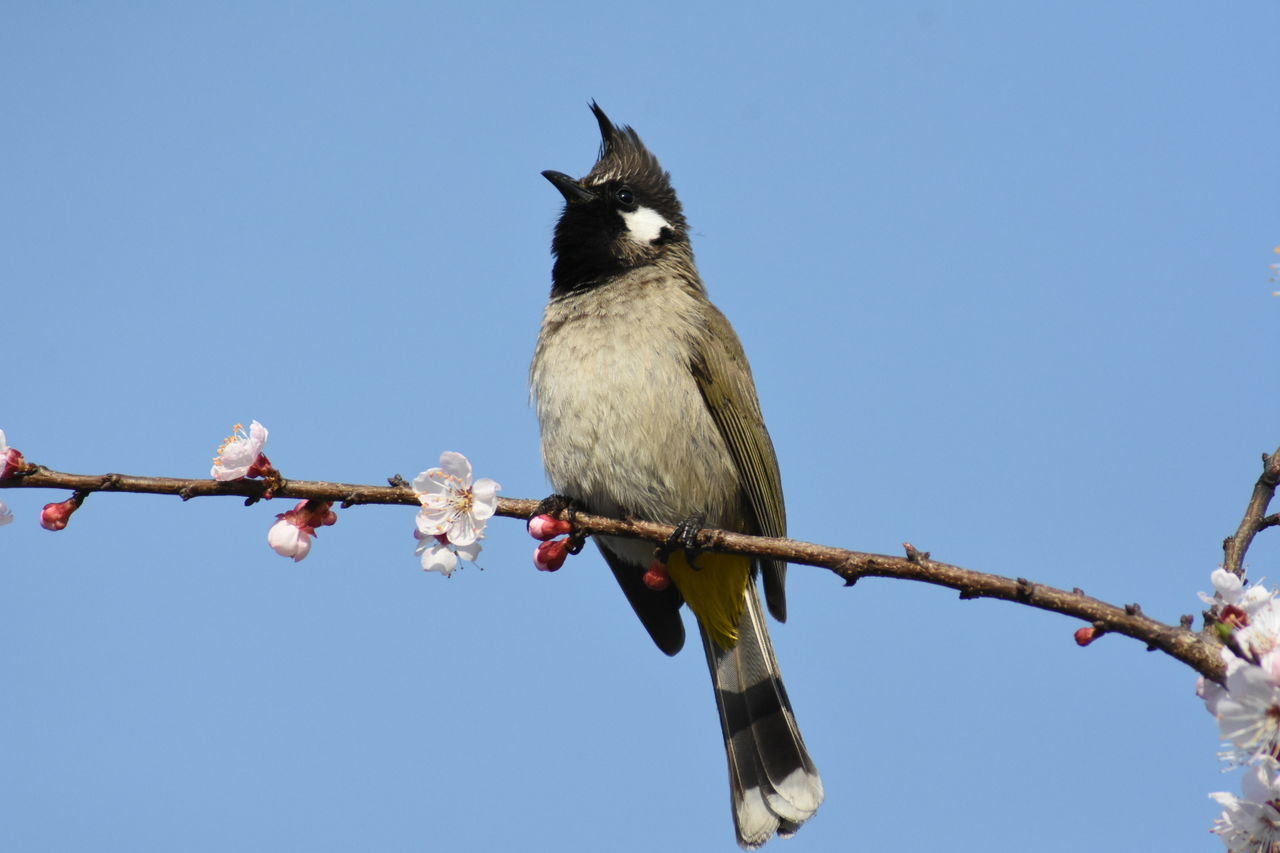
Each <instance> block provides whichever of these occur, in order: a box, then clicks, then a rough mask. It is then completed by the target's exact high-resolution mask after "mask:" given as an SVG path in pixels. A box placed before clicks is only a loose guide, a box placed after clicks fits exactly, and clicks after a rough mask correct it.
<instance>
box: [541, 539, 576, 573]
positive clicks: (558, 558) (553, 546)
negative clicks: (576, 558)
mask: <svg viewBox="0 0 1280 853" xmlns="http://www.w3.org/2000/svg"><path fill="white" fill-rule="evenodd" d="M568 556H569V540H568V539H552V540H551V541H550V542H543V543H542V544H541V545H539V546H538V547H537V549H535V550H534V552H533V564H534V565H535V566H536V567H537V568H538V571H540V572H556V571H559V570H560V567H561V566H563V565H564V561H565V559H567V558H568Z"/></svg>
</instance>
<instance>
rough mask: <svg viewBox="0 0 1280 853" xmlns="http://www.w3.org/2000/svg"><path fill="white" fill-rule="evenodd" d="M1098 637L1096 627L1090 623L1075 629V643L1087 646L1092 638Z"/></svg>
mask: <svg viewBox="0 0 1280 853" xmlns="http://www.w3.org/2000/svg"><path fill="white" fill-rule="evenodd" d="M1096 639H1098V629H1097V628H1095V627H1093V626H1092V625H1090V626H1088V627H1085V628H1077V629H1076V645H1077V646H1087V645H1089V644H1090V643H1092V642H1093V641H1094V640H1096Z"/></svg>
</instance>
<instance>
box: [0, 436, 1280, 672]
mask: <svg viewBox="0 0 1280 853" xmlns="http://www.w3.org/2000/svg"><path fill="white" fill-rule="evenodd" d="M1270 458H1271V460H1272V461H1273V462H1274V461H1275V460H1276V459H1278V458H1280V451H1278V452H1277V454H1275V455H1273V457H1270ZM1270 470H1272V468H1268V471H1270ZM1264 476H1265V474H1264ZM391 482H392V483H393V484H394V485H391V486H369V485H358V484H351V483H330V482H324V481H315V480H281V481H280V482H279V483H273V484H272V486H271V487H272V494H273V495H274V496H275V497H281V498H295V499H307V500H327V501H334V502H340V503H341V504H342V506H352V505H356V504H392V505H406V506H417V505H418V499H417V496H416V495H415V494H414V493H413V491H412V490H411V489H410V488H408V486H406V485H403V480H401V479H399V478H394V479H393V480H391ZM1259 483H1260V484H1261V483H1262V480H1261V479H1260V480H1259ZM0 488H29V489H71V490H73V491H76V492H86V493H87V492H131V493H147V494H163V495H176V496H178V497H180V498H182V499H183V500H189V499H191V498H197V497H212V496H218V495H222V496H227V495H234V496H239V497H244V498H246V500H245V503H246V504H251V503H254V502H256V501H259V500H262V499H263V496H264V492H265V491H266V490H267V488H268V486H267V484H266V483H264V482H263V481H261V480H235V481H232V482H218V481H216V480H197V479H180V478H173V477H137V476H130V475H125V474H102V475H85V474H66V473H62V472H58V471H52V470H50V469H48V468H44V467H41V466H33V467H32V468H31V469H30V470H28V471H25V472H21V473H19V474H18V475H17V476H13V477H10V478H9V479H7V480H3V481H0ZM1271 489H1272V491H1274V489H1275V482H1274V477H1272V482H1271ZM1257 491H1258V490H1257V489H1255V500H1256V498H1257ZM1267 500H1269V496H1268V498H1267ZM1254 503H1255V502H1251V503H1250V507H1251V508H1252V507H1253V506H1254ZM537 506H538V501H534V500H525V499H518V498H500V499H499V500H498V510H497V514H498V515H501V516H506V517H508V518H524V519H527V518H529V517H530V516H531V515H532V514H533V513H534V511H535V509H536V507H537ZM1265 508H1266V501H1263V503H1262V505H1261V510H1259V512H1258V519H1262V516H1261V511H1263V510H1265ZM1247 518H1249V516H1246V519H1247ZM573 523H574V526H575V528H576V529H577V530H578V531H580V532H584V533H604V534H609V535H612V536H625V537H631V538H636V539H647V540H649V541H652V542H655V543H662V542H666V541H667V539H668V537H670V536H671V533H672V531H673V530H674V528H672V527H671V526H669V525H665V524H653V523H650V522H644V521H635V520H628V519H616V518H606V517H604V516H597V515H588V514H586V513H575V514H574V516H573ZM1263 526H1264V525H1263ZM1243 529H1244V525H1242V530H1243ZM1258 529H1261V526H1260V525H1259V523H1258V522H1254V526H1253V528H1252V532H1250V533H1249V535H1248V539H1246V540H1244V541H1243V546H1242V547H1243V548H1247V547H1248V542H1249V540H1251V539H1252V536H1253V534H1254V533H1256V532H1257V530H1258ZM1239 536H1241V534H1237V537H1239ZM701 544H703V545H705V547H707V548H709V549H714V550H719V551H726V552H730V553H735V554H745V555H750V556H762V557H776V558H779V559H782V560H785V561H787V562H789V563H799V564H804V565H809V566H818V567H820V568H825V569H829V570H831V571H832V572H834V573H835V574H836V575H838V576H839V577H840V578H842V579H843V580H844V582H845V585H846V586H852V585H853V584H854V583H855V582H857V581H858V580H859V579H860V578H863V577H885V578H900V579H903V580H914V581H920V582H923V583H929V584H934V585H936V586H945V587H949V588H951V589H954V590H957V591H958V592H959V593H960V598H962V599H972V598H995V599H1000V600H1003V601H1012V602H1016V603H1019V604H1025V605H1029V606H1031V607H1036V608H1039V609H1041V610H1049V611H1052V612H1055V613H1061V614H1063V615H1066V616H1073V617H1075V618H1077V619H1083V620H1084V621H1086V622H1088V623H1089V624H1090V625H1091V626H1092V628H1093V633H1092V637H1094V638H1096V637H1098V636H1100V635H1102V634H1104V633H1116V634H1124V635H1125V636H1128V637H1133V638H1134V639H1136V640H1140V641H1142V642H1143V643H1145V644H1146V645H1147V649H1148V650H1150V651H1154V650H1157V649H1158V650H1160V651H1162V652H1164V653H1166V654H1168V655H1170V656H1172V657H1174V658H1176V659H1177V660H1180V661H1182V662H1183V663H1185V664H1187V665H1188V666H1190V667H1191V668H1193V669H1195V670H1196V671H1197V672H1199V673H1201V674H1202V675H1204V676H1205V677H1206V678H1209V679H1212V680H1214V681H1221V680H1222V678H1223V664H1222V660H1221V657H1220V653H1219V650H1220V648H1221V647H1220V646H1218V645H1217V644H1216V643H1214V642H1212V641H1210V640H1208V639H1206V638H1203V637H1201V636H1199V635H1197V634H1196V633H1194V632H1193V631H1191V630H1190V619H1189V618H1187V617H1183V620H1182V623H1181V624H1180V625H1176V626H1175V625H1167V624H1165V623H1163V622H1159V621H1157V620H1155V619H1151V618H1150V617H1148V616H1146V615H1145V614H1143V612H1142V608H1140V607H1139V606H1138V605H1137V604H1129V605H1125V606H1123V607H1117V606H1116V605H1113V604H1108V603H1106V602H1104V601H1099V600H1098V599H1096V598H1092V597H1090V596H1087V595H1085V594H1084V592H1083V591H1081V590H1079V589H1075V590H1072V591H1070V592H1068V591H1066V590H1062V589H1057V588H1054V587H1051V586H1045V585H1043V584H1038V583H1033V582H1031V581H1029V580H1027V579H1026V578H1007V577H1002V576H1000V575H994V574H989V573H987V572H979V571H974V570H972V569H965V568H961V567H959V566H954V565H951V564H949V563H943V562H939V561H937V560H934V559H932V558H931V557H930V555H929V554H928V553H927V552H923V551H919V550H917V549H916V548H914V547H913V546H911V545H909V544H908V545H905V548H906V555H905V556H903V557H891V556H888V555H884V554H869V553H865V552H862V551H851V550H848V549H844V548H833V547H830V546H826V545H817V544H814V543H810V542H801V541H799V540H796V539H770V538H767V537H763V536H747V535H744V534H741V533H731V532H729V531H726V530H705V531H703V532H702V534H701Z"/></svg>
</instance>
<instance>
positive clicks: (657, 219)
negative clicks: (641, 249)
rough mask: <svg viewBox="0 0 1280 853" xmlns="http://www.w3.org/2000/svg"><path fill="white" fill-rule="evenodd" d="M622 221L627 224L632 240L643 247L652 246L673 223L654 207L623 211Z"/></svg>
mask: <svg viewBox="0 0 1280 853" xmlns="http://www.w3.org/2000/svg"><path fill="white" fill-rule="evenodd" d="M621 213H622V221H623V222H624V223H626V226H627V233H628V234H630V235H631V239H632V240H634V241H636V242H637V243H640V244H641V245H644V246H648V245H652V244H653V242H654V241H655V240H657V239H658V238H659V237H660V236H662V229H663V228H670V227H671V223H670V222H668V221H667V220H665V219H663V218H662V214H660V213H658V211H656V210H654V209H653V208H652V207H637V208H636V209H635V210H631V211H622V212H621Z"/></svg>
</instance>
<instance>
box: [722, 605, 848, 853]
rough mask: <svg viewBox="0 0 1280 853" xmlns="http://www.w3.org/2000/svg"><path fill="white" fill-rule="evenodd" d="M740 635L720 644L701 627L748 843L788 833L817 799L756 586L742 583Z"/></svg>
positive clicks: (737, 812) (816, 781) (742, 836)
mask: <svg viewBox="0 0 1280 853" xmlns="http://www.w3.org/2000/svg"><path fill="white" fill-rule="evenodd" d="M746 598H747V603H746V607H745V608H743V613H742V621H741V624H740V626H739V630H738V642H737V643H736V644H735V645H734V646H733V648H731V649H724V648H721V647H720V646H719V645H718V644H717V643H716V642H715V641H714V640H712V639H711V638H710V637H708V635H707V632H706V631H705V630H704V631H702V645H703V647H704V648H705V649H706V652H707V664H708V665H709V666H710V667H711V680H712V682H713V683H714V684H715V690H716V704H717V705H718V706H719V708H720V727H721V729H722V730H723V731H724V746H725V752H726V753H727V754H728V757H729V786H730V788H731V794H732V797H733V823H734V826H735V827H736V829H737V831H738V844H739V845H740V846H742V847H743V848H746V849H748V850H750V849H754V848H756V847H759V846H760V845H762V844H764V843H765V842H766V841H768V840H769V839H770V838H772V837H773V835H774V833H777V834H778V835H781V836H784V837H785V836H789V835H792V834H794V833H795V831H796V830H797V829H799V828H800V824H802V823H804V822H805V821H806V820H808V819H809V818H811V817H813V814H814V812H816V811H817V810H818V806H819V805H820V804H821V803H822V798H823V796H824V795H823V790H822V777H820V776H819V775H818V769H817V768H816V767H814V765H813V759H811V758H810V757H809V752H808V750H806V749H805V747H804V738H802V737H801V736H800V729H799V727H798V726H797V725H796V718H795V715H794V714H793V713H792V711H791V701H790V700H789V699H788V698H787V690H786V688H785V687H783V686H782V673H781V672H779V671H778V661H777V658H775V657H774V655H773V644H772V643H771V642H770V641H769V631H768V628H767V627H766V625H765V622H764V613H763V610H762V608H761V606H760V596H759V594H758V593H757V592H756V585H755V584H754V583H750V584H748V585H747V592H746Z"/></svg>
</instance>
